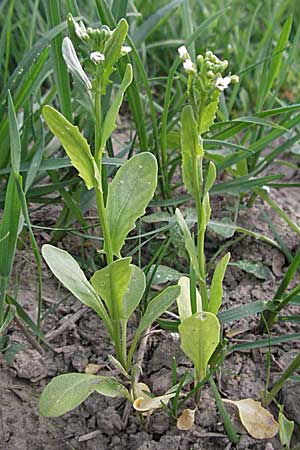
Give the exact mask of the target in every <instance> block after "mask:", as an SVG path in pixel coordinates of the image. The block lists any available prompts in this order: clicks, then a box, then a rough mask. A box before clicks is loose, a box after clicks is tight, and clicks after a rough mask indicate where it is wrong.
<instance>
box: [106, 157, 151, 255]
mask: <svg viewBox="0 0 300 450" xmlns="http://www.w3.org/2000/svg"><path fill="white" fill-rule="evenodd" d="M156 183H157V163H156V159H155V157H154V156H153V155H152V154H151V153H148V152H144V153H140V154H138V155H135V156H133V157H132V158H131V159H129V160H128V161H126V163H124V164H123V166H122V167H121V168H120V169H119V170H118V172H117V174H116V176H115V177H114V179H113V181H112V182H111V183H110V184H109V186H108V197H107V206H106V213H107V221H108V227H109V231H110V236H111V241H112V246H113V252H114V254H116V255H118V256H119V255H120V251H121V248H122V247H123V245H124V243H125V238H126V236H127V234H128V233H129V231H131V230H132V229H133V228H134V226H135V221H136V220H137V219H138V218H139V217H141V216H142V215H143V214H145V210H146V206H147V205H148V203H149V202H150V200H151V198H152V197H153V194H154V191H155V188H156Z"/></svg>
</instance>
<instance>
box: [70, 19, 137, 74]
mask: <svg viewBox="0 0 300 450" xmlns="http://www.w3.org/2000/svg"><path fill="white" fill-rule="evenodd" d="M68 27H69V33H70V36H71V39H72V41H73V42H74V44H75V45H76V44H77V45H76V47H78V48H79V49H80V50H81V53H82V56H83V57H84V56H85V54H86V53H88V54H89V58H88V59H89V60H90V61H91V62H92V63H93V64H95V65H98V64H101V63H103V61H105V47H106V43H107V41H108V40H109V38H110V37H111V36H112V35H113V33H114V31H115V30H111V29H110V28H109V27H108V26H106V25H103V26H101V28H91V27H88V28H86V27H85V25H84V23H83V22H82V21H80V22H76V21H75V20H74V18H73V16H72V15H71V14H69V15H68ZM131 50H132V49H131V47H130V46H129V45H123V46H122V48H121V52H120V56H125V55H127V54H128V53H130V52H131Z"/></svg>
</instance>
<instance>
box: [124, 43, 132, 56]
mask: <svg viewBox="0 0 300 450" xmlns="http://www.w3.org/2000/svg"><path fill="white" fill-rule="evenodd" d="M131 51H132V48H131V47H130V45H122V47H121V56H125V55H128V53H130V52H131Z"/></svg>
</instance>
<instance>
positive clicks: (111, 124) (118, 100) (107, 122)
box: [101, 64, 132, 150]
mask: <svg viewBox="0 0 300 450" xmlns="http://www.w3.org/2000/svg"><path fill="white" fill-rule="evenodd" d="M131 82H132V66H131V64H127V66H126V70H125V74H124V77H123V80H122V83H121V86H120V87H119V90H118V92H117V95H116V96H115V98H114V100H113V102H112V104H111V106H110V108H109V110H108V111H107V114H106V116H105V119H104V123H103V127H102V134H101V150H103V149H104V147H105V144H106V142H107V140H108V139H109V137H110V136H111V134H112V133H113V131H114V130H115V129H116V128H117V125H116V119H117V115H118V113H119V109H120V106H121V104H122V101H123V97H124V93H125V91H126V89H127V88H128V86H129V85H130V84H131Z"/></svg>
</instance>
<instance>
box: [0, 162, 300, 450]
mask: <svg viewBox="0 0 300 450" xmlns="http://www.w3.org/2000/svg"><path fill="white" fill-rule="evenodd" d="M288 170H290V169H288ZM285 175H286V177H289V179H294V180H295V179H296V178H297V174H296V173H294V172H293V173H285ZM272 195H274V198H275V199H276V201H277V202H278V203H279V204H280V205H281V206H282V207H283V208H284V209H285V210H286V212H287V213H288V214H289V215H290V216H291V218H293V219H294V220H295V221H297V222H299V218H300V191H299V190H296V189H282V190H280V191H274V192H272ZM213 201H214V207H213V211H214V214H215V216H216V217H218V218H220V217H222V216H224V215H226V213H224V208H225V206H226V202H225V201H224V199H223V198H221V197H218V198H215V199H214V200H213ZM261 206H262V203H261V202H260V201H257V202H256V203H255V205H254V206H253V207H252V208H251V209H247V208H245V209H244V210H243V211H242V212H241V214H240V220H239V223H240V224H241V225H244V226H247V228H250V229H252V230H254V231H258V232H260V233H263V234H266V235H269V236H271V234H270V232H269V230H268V227H267V225H266V223H265V222H264V220H263V219H262V217H261ZM264 208H266V209H267V211H268V212H269V214H270V215H271V217H272V219H273V223H274V225H275V226H276V228H277V231H278V233H279V234H280V235H281V237H282V239H283V240H284V242H285V243H286V245H287V247H288V248H289V249H290V250H291V251H295V249H296V248H297V247H298V246H299V239H298V237H297V236H296V235H295V233H293V232H292V231H291V230H290V228H288V226H287V225H286V224H285V223H284V222H283V221H282V220H281V219H279V218H278V216H276V215H275V214H274V212H273V211H272V210H270V208H268V207H267V206H266V205H264ZM35 220H40V219H39V218H37V219H35ZM40 223H41V222H39V224H40ZM41 239H42V240H47V235H45V234H44V235H43V236H42V238H41ZM208 242H209V243H210V246H211V247H215V248H217V246H218V244H219V243H220V242H221V240H220V238H218V237H217V236H215V235H210V239H209V241H208ZM72 243H73V248H74V247H76V245H75V244H76V240H73V241H72ZM64 245H65V246H66V248H67V249H69V250H70V247H69V242H67V240H65V241H64ZM230 250H231V252H232V260H233V261H236V260H239V259H252V260H255V261H260V262H263V263H264V264H265V265H266V266H268V267H269V269H270V273H271V276H270V278H269V279H268V280H264V281H262V280H259V279H257V278H255V277H254V276H253V275H247V274H245V273H244V272H242V271H241V270H239V269H237V268H236V267H230V268H229V270H228V272H227V275H226V278H225V295H224V308H228V307H232V306H237V305H240V304H244V303H251V302H253V301H256V300H268V299H271V298H272V294H274V292H275V291H276V288H277V286H278V283H279V282H280V280H281V278H282V275H283V273H284V271H285V270H286V268H287V261H286V260H285V257H284V256H283V255H282V254H281V252H280V251H279V250H277V249H275V248H272V247H271V246H269V245H266V244H263V243H262V242H258V241H256V240H254V239H253V238H249V237H246V238H244V239H243V240H242V241H240V242H239V243H238V244H237V245H236V246H234V247H233V248H231V249H230ZM71 253H72V251H71ZM75 254H76V253H75ZM34 270H35V268H34V262H33V258H32V255H31V254H29V253H28V252H27V251H26V250H25V249H24V250H20V251H19V252H18V256H17V263H16V266H15V277H16V278H15V281H16V280H17V281H18V284H19V294H18V299H19V301H20V302H22V304H23V305H24V307H25V308H26V309H27V311H28V313H29V314H30V315H31V316H32V317H35V316H36V281H35V277H34V275H33V274H34V273H35V272H34ZM43 281H44V284H43V297H44V302H45V305H46V307H47V308H52V312H49V313H48V314H47V317H46V319H45V321H44V332H45V334H47V333H50V336H51V333H52V340H51V345H52V346H53V348H54V349H55V351H53V352H52V351H46V352H45V353H44V354H43V355H41V354H40V353H39V352H38V351H37V350H36V349H34V348H33V347H32V346H31V345H30V344H29V343H28V342H27V341H26V338H25V337H24V335H23V333H22V332H21V331H20V330H19V329H18V326H17V325H16V324H15V323H14V324H13V325H12V327H11V328H10V331H9V334H10V337H11V339H12V341H13V342H25V343H26V344H27V348H26V349H25V350H22V351H20V352H18V353H17V355H16V356H15V358H14V360H13V362H12V363H11V364H10V365H9V366H6V364H5V362H4V359H2V360H0V374H1V376H0V450H70V449H76V450H108V449H114V450H126V449H128V450H177V449H178V450H179V449H180V450H192V449H193V450H200V449H201V450H221V449H222V450H223V449H226V450H229V449H234V448H236V449H238V450H247V449H249V450H250V449H252V450H272V449H274V450H279V449H281V448H282V447H281V445H280V442H279V438H278V437H275V438H274V439H272V440H270V441H257V440H254V439H252V438H251V437H249V436H248V435H247V433H246V432H245V431H244V429H243V428H242V427H241V426H240V425H238V423H237V427H238V431H239V432H240V433H241V439H240V442H239V444H238V445H237V446H234V445H232V444H230V442H229V440H228V438H227V437H226V435H225V433H224V428H223V426H222V423H221V420H220V417H219V414H218V412H217V410H216V407H215V403H214V399H213V396H212V393H211V391H210V388H209V386H206V387H205V388H204V389H203V390H202V392H201V400H200V405H199V411H198V412H197V415H196V422H195V425H194V428H193V430H192V431H190V432H184V431H179V430H177V428H176V423H174V422H172V421H171V419H170V418H169V417H168V416H167V414H166V413H165V412H163V411H158V412H156V413H154V414H153V415H152V416H151V418H150V421H149V423H148V426H147V428H146V429H145V428H144V427H143V426H142V425H141V423H140V420H139V417H138V416H137V415H136V414H135V413H134V411H133V410H132V409H131V410H130V411H129V412H130V414H129V416H128V417H124V408H125V405H124V402H123V401H121V400H112V399H106V398H104V397H102V396H100V395H97V394H95V395H92V396H91V397H90V398H89V399H88V400H86V401H85V402H84V404H82V405H81V406H80V407H78V408H77V409H75V410H74V411H72V412H70V413H68V414H65V415H64V416H62V417H60V418H57V419H48V418H43V417H40V416H39V414H38V408H37V403H38V399H39V396H40V394H41V392H42V389H43V387H44V386H45V385H46V384H47V383H48V382H49V380H50V379H51V377H53V376H55V375H57V374H60V373H65V372H68V371H78V372H83V371H84V369H85V367H86V365H87V364H88V363H97V364H100V365H101V366H103V373H107V371H108V366H107V364H108V359H107V355H109V354H111V353H112V347H111V345H110V343H109V341H108V339H107V336H106V333H105V330H104V328H103V326H102V324H101V322H100V321H99V319H98V317H97V316H96V314H95V313H94V312H91V311H88V310H86V309H85V308H82V306H81V305H80V304H79V303H78V302H77V301H76V300H75V299H74V298H72V296H68V297H67V298H65V297H66V295H67V293H66V291H65V290H64V289H62V288H58V286H57V283H56V280H54V279H53V277H52V276H51V274H50V273H49V271H48V270H47V268H46V267H44V280H43ZM13 287H14V286H12V289H13ZM60 302H61V303H60ZM74 317H75V319H77V320H76V321H74V320H73V321H72V319H74ZM66 321H67V322H68V324H69V325H68V326H67V327H66V329H65V330H64V331H63V332H62V333H60V334H59V335H58V336H56V337H55V333H54V334H53V332H54V331H56V330H58V329H60V327H61V326H62V325H63V324H64V323H65V322H66ZM257 324H258V317H257V316H253V317H251V318H250V319H245V320H242V321H239V322H238V323H235V324H231V325H230V326H227V327H226V328H225V333H226V334H227V335H228V336H230V339H231V341H232V342H245V341H252V340H254V339H257V338H259V337H260V336H259V335H257V331H256V330H257ZM132 326H133V327H134V326H135V324H134V323H133V324H132ZM273 331H274V333H275V334H277V335H284V334H286V333H290V332H294V333H295V332H300V327H299V326H297V325H295V324H293V325H292V324H289V323H286V324H284V325H282V324H280V325H276V326H275V328H274V330H273ZM179 344H180V343H179V340H178V336H177V335H176V334H175V333H169V332H165V331H158V330H156V332H155V333H153V334H151V336H150V338H149V340H148V345H147V349H146V353H145V358H144V368H143V375H142V380H143V381H145V382H147V383H148V384H149V386H150V387H151V389H152V390H153V392H154V393H156V394H161V393H164V392H165V391H166V390H167V389H168V388H170V386H171V363H172V357H173V356H176V360H177V365H178V368H177V370H178V377H180V375H182V374H183V373H184V371H186V370H187V369H188V368H189V367H190V364H189V362H188V361H187V360H186V358H185V356H184V355H183V354H182V352H181V350H180V347H179ZM299 348H300V342H292V343H287V344H283V345H278V346H276V347H273V349H272V358H271V382H273V381H274V380H275V379H276V377H277V376H278V374H279V373H280V372H281V371H282V370H283V369H284V368H285V367H286V366H287V365H288V364H289V362H290V360H291V358H292V357H293V355H294V354H295V352H297V351H299ZM266 374H267V358H266V350H265V349H260V350H249V351H243V352H236V353H231V354H230V355H228V356H227V357H226V359H225V362H224V365H223V366H222V369H221V371H220V373H219V374H218V380H217V381H218V386H219V389H220V391H221V393H222V395H223V396H224V397H228V398H230V399H233V400H238V399H241V398H247V397H251V398H253V399H260V397H261V392H262V391H263V390H264V388H265V383H266ZM279 400H280V401H281V402H282V403H283V404H284V405H285V410H286V414H287V415H288V417H289V418H290V419H292V420H295V421H296V423H297V424H299V422H300V387H299V383H298V384H296V383H289V384H287V385H286V386H285V387H284V389H283V391H282V393H281V395H280V398H279ZM125 411H126V408H125ZM272 411H273V413H274V414H275V415H276V408H275V409H273V410H272ZM299 443H300V434H299V428H298V426H297V427H296V431H295V434H294V438H293V445H294V446H296V445H299Z"/></svg>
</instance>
